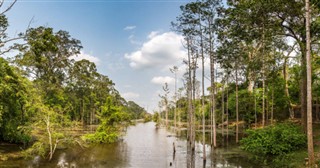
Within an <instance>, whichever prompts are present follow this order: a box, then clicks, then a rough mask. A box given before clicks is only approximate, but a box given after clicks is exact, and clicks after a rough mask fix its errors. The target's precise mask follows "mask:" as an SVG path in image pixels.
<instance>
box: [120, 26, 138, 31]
mask: <svg viewBox="0 0 320 168" xmlns="http://www.w3.org/2000/svg"><path fill="white" fill-rule="evenodd" d="M135 28H136V26H127V27H125V28H124V29H123V30H133V29H135Z"/></svg>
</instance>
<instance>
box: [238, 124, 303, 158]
mask: <svg viewBox="0 0 320 168" xmlns="http://www.w3.org/2000/svg"><path fill="white" fill-rule="evenodd" d="M246 133H247V135H248V136H247V137H245V138H243V139H242V140H241V141H240V143H241V148H242V149H244V150H246V151H249V152H252V153H255V154H258V155H263V156H272V155H273V156H279V155H285V154H288V153H290V152H293V151H295V150H298V149H301V148H305V147H306V142H307V136H306V135H305V134H304V133H303V132H302V128H301V127H300V126H298V125H296V124H293V123H290V122H286V123H278V124H276V125H270V126H267V127H265V128H262V129H256V130H254V129H249V130H247V131H246Z"/></svg>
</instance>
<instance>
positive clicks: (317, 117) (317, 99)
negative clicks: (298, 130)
mask: <svg viewBox="0 0 320 168" xmlns="http://www.w3.org/2000/svg"><path fill="white" fill-rule="evenodd" d="M316 121H319V97H317V98H316Z"/></svg>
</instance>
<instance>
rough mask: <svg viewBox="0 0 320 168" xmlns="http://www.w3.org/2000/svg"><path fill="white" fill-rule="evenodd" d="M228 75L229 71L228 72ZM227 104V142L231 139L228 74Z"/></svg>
mask: <svg viewBox="0 0 320 168" xmlns="http://www.w3.org/2000/svg"><path fill="white" fill-rule="evenodd" d="M227 73H228V70H227ZM227 75H228V76H227V102H226V116H227V118H226V120H227V142H228V137H229V74H227Z"/></svg>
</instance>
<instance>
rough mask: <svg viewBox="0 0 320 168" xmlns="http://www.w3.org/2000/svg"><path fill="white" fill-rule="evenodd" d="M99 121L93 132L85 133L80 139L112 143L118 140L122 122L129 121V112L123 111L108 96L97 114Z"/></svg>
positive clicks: (89, 141)
mask: <svg viewBox="0 0 320 168" xmlns="http://www.w3.org/2000/svg"><path fill="white" fill-rule="evenodd" d="M99 119H100V120H101V123H100V125H99V127H98V128H97V130H96V132H95V133H94V134H87V135H84V136H83V137H82V139H83V140H84V141H86V142H88V143H112V142H115V141H117V140H118V138H119V136H120V133H121V129H122V126H125V125H124V122H129V121H130V117H129V114H128V113H126V112H124V111H123V107H122V106H118V105H117V104H116V100H115V99H114V98H113V97H111V96H109V97H108V98H107V99H106V101H105V103H104V104H103V106H102V107H101V113H100V114H99Z"/></svg>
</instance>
